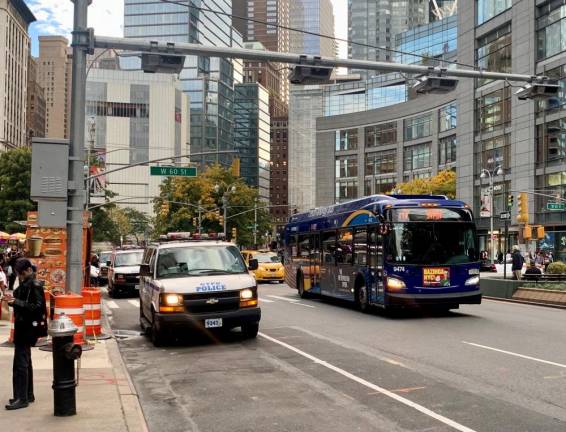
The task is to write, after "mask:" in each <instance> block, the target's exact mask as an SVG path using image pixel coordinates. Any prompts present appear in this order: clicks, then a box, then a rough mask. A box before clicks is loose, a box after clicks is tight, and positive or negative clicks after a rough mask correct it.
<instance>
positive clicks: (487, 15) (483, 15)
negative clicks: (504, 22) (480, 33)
mask: <svg viewBox="0 0 566 432" xmlns="http://www.w3.org/2000/svg"><path fill="white" fill-rule="evenodd" d="M511 5H512V2H511V0H478V24H483V23H484V22H486V21H489V20H490V19H492V18H493V17H495V16H497V15H499V14H500V13H502V12H505V11H506V10H507V9H509V8H510V7H511Z"/></svg>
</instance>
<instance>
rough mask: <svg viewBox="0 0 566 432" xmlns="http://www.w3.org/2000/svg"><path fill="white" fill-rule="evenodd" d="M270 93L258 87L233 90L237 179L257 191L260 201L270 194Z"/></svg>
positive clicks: (240, 85)
mask: <svg viewBox="0 0 566 432" xmlns="http://www.w3.org/2000/svg"><path fill="white" fill-rule="evenodd" d="M270 119H271V118H270V115H269V92H268V91H267V89H266V88H265V87H263V86H262V85H261V84H258V83H245V84H236V86H235V87H234V146H235V150H238V155H239V158H240V176H241V177H242V178H243V179H244V180H245V182H246V183H247V184H248V185H250V186H252V187H255V188H257V189H258V194H259V197H260V199H261V200H263V201H265V202H269V193H270V160H271V154H270V153H271V150H270V148H271V144H270Z"/></svg>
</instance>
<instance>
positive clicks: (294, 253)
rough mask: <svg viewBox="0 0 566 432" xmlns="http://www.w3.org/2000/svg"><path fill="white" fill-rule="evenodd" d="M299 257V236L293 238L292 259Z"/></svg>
mask: <svg viewBox="0 0 566 432" xmlns="http://www.w3.org/2000/svg"><path fill="white" fill-rule="evenodd" d="M298 255H299V251H298V250H297V236H296V235H294V236H291V257H293V258H296V257H297V256H298Z"/></svg>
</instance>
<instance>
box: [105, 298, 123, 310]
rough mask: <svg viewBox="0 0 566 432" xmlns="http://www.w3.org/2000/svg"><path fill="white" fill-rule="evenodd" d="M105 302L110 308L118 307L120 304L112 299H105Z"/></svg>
mask: <svg viewBox="0 0 566 432" xmlns="http://www.w3.org/2000/svg"><path fill="white" fill-rule="evenodd" d="M105 303H106V305H107V306H108V307H109V308H110V309H120V306H118V304H117V303H116V302H115V301H114V300H105Z"/></svg>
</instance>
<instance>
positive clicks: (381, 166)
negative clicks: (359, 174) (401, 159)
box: [365, 150, 397, 175]
mask: <svg viewBox="0 0 566 432" xmlns="http://www.w3.org/2000/svg"><path fill="white" fill-rule="evenodd" d="M396 165H397V152H396V151H395V150H393V151H388V152H380V153H368V154H366V172H365V175H379V174H387V173H394V172H395V171H396Z"/></svg>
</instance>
